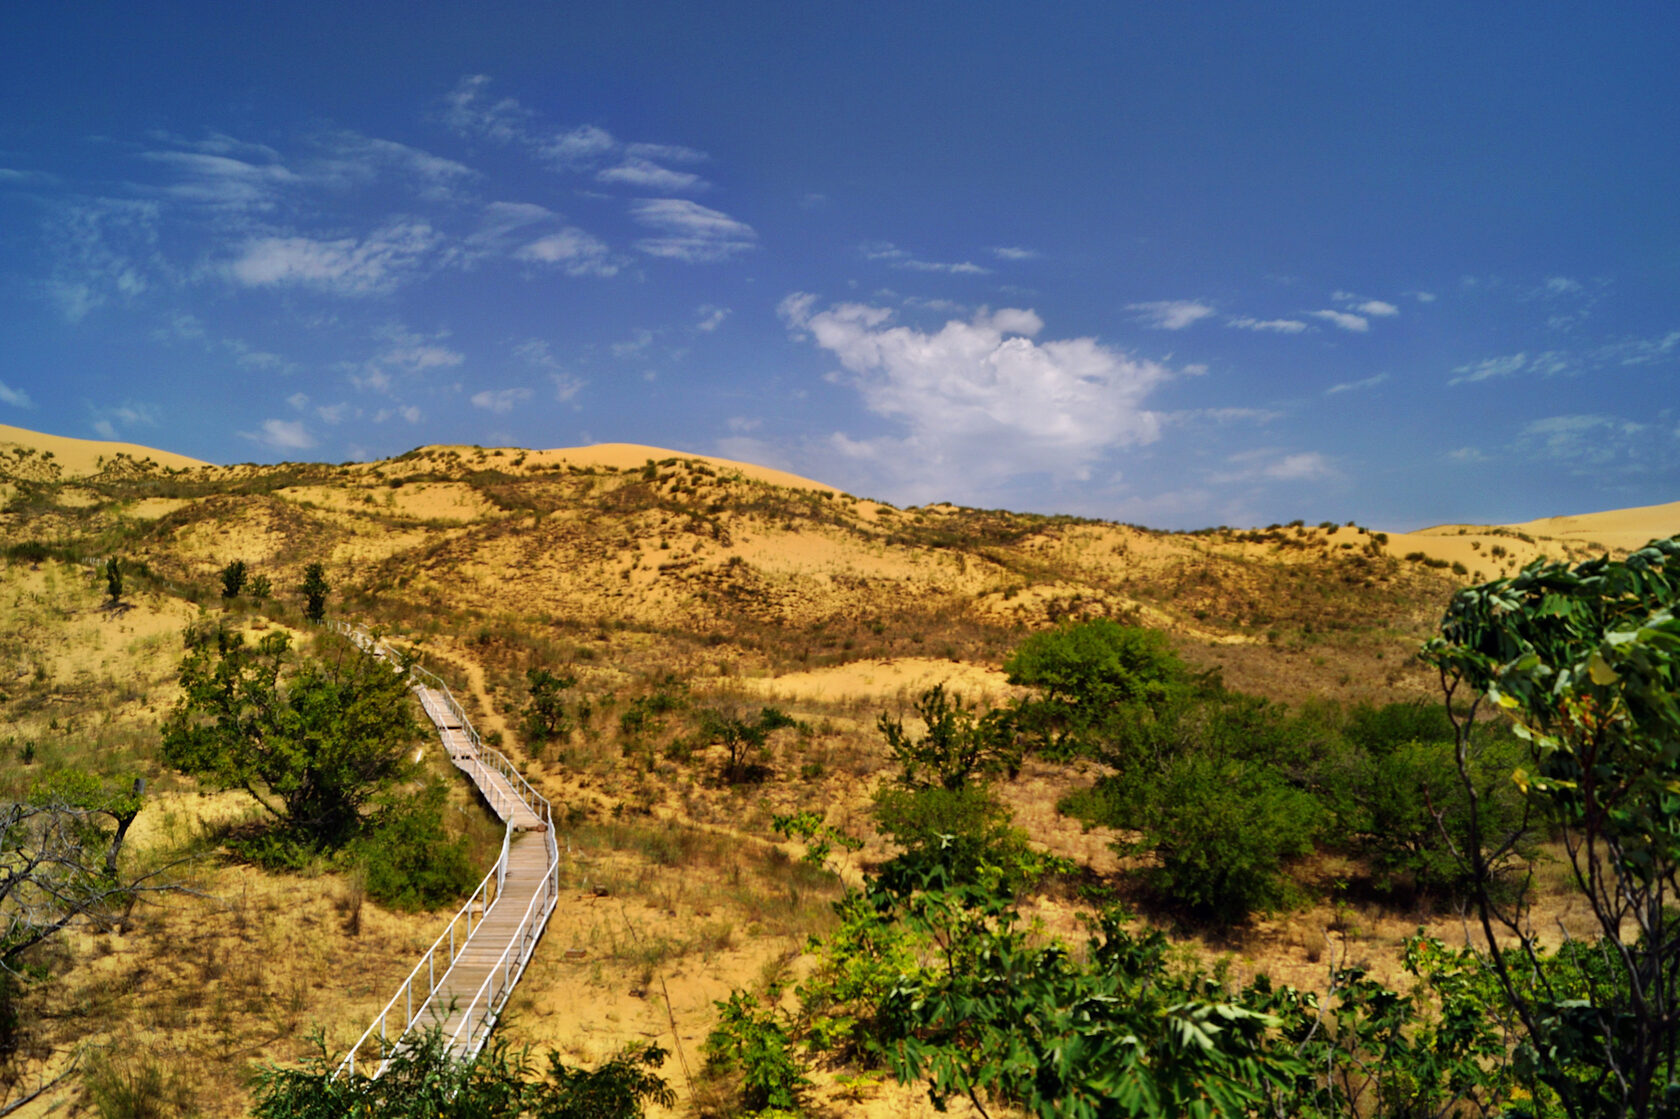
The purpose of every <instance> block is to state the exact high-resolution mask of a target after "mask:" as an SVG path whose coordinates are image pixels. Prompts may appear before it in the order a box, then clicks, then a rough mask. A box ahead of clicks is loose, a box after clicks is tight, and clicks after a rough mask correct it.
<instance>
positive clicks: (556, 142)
mask: <svg viewBox="0 0 1680 1119" xmlns="http://www.w3.org/2000/svg"><path fill="white" fill-rule="evenodd" d="M442 115H443V123H444V124H445V125H446V126H447V127H449V128H451V129H453V130H454V131H455V132H457V133H459V134H461V135H463V136H471V137H476V138H480V139H484V140H489V141H491V142H492V143H496V144H503V145H512V146H516V147H521V148H524V149H525V150H527V151H529V152H530V153H531V154H532V155H533V156H535V157H536V158H537V159H539V160H541V161H542V162H543V163H546V164H547V165H548V166H550V167H552V168H553V169H555V170H556V171H562V172H574V173H576V172H589V171H593V172H594V173H595V180H596V181H597V182H600V183H603V184H606V185H609V186H628V187H631V188H632V189H635V190H656V191H670V192H681V191H689V190H703V189H705V188H706V187H708V186H710V185H711V184H709V183H707V182H706V180H704V179H702V178H701V177H700V176H699V175H697V174H695V173H694V172H692V171H678V170H674V169H672V168H671V167H668V166H666V164H671V163H677V164H694V163H701V162H704V161H705V160H706V159H707V158H708V157H707V155H706V153H705V152H702V151H696V150H695V149H694V148H689V147H684V146H682V145H681V144H648V143H629V144H627V143H623V142H622V141H620V140H619V139H617V138H616V137H615V136H613V134H612V133H611V132H608V131H607V130H606V129H604V128H601V127H600V126H598V125H593V124H583V125H577V126H575V127H572V128H556V127H553V126H551V125H547V124H544V123H543V122H542V121H541V120H540V119H539V118H538V116H537V114H536V113H534V112H532V111H531V110H530V109H527V108H526V107H525V106H524V105H521V104H520V103H519V101H518V100H516V99H515V98H512V97H500V98H495V97H492V96H491V95H490V79H489V77H487V76H486V75H483V74H474V75H471V76H469V77H465V78H462V79H461V80H460V82H458V83H457V84H456V86H455V88H454V89H453V90H451V91H450V92H449V93H448V94H447V95H446V96H445V97H444V109H443V114H442Z"/></svg>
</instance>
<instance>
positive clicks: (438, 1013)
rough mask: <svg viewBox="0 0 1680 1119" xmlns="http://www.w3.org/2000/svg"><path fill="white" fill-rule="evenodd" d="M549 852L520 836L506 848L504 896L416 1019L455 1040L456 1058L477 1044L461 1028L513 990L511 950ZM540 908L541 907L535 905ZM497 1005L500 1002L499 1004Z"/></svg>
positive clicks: (542, 881) (472, 1032) (543, 882)
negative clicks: (439, 1028)
mask: <svg viewBox="0 0 1680 1119" xmlns="http://www.w3.org/2000/svg"><path fill="white" fill-rule="evenodd" d="M548 877H549V865H548V852H547V851H546V850H545V849H544V844H543V842H542V837H541V836H537V835H530V834H519V835H516V836H514V837H513V841H512V843H511V844H510V846H509V848H508V865H507V876H506V878H505V879H504V880H503V885H502V895H501V896H500V897H498V898H497V899H496V901H495V904H493V905H491V907H490V912H488V913H486V914H485V915H484V919H483V920H482V921H480V922H479V923H478V924H476V925H474V926H473V931H472V935H471V936H470V937H468V938H467V943H466V946H465V947H464V948H462V949H460V951H459V953H458V954H457V955H456V957H455V963H454V966H452V967H451V968H450V969H449V971H448V973H447V974H446V975H444V977H443V978H442V979H441V980H440V981H439V983H438V987H437V990H436V991H435V992H433V994H432V997H431V998H430V999H429V1000H427V1002H426V1004H425V1006H424V1007H422V1008H420V1009H419V1010H418V1011H417V1013H416V1016H415V1018H416V1024H417V1025H419V1026H422V1027H424V1028H428V1029H429V1028H430V1027H431V1026H433V1025H442V1026H443V1036H444V1037H446V1038H453V1039H454V1040H453V1041H452V1042H451V1045H450V1049H451V1051H452V1052H454V1053H455V1055H456V1056H458V1057H465V1056H469V1055H470V1054H471V1052H472V1051H473V1050H475V1049H476V1048H477V1044H476V1043H477V1042H481V1041H482V1038H481V1037H479V1036H478V1035H479V1031H478V1030H477V1029H476V1028H473V1027H471V1026H468V1027H466V1028H463V1024H464V1023H466V1022H467V1020H468V1019H469V1018H471V1019H473V1020H474V1022H475V1023H476V1022H477V1021H479V1020H481V1019H483V1018H484V1016H485V1015H486V1013H487V1012H488V1011H489V1004H490V1002H491V1001H492V996H493V995H496V994H499V993H501V992H502V991H503V989H504V988H505V987H511V986H512V982H511V979H512V978H517V974H514V975H513V976H511V978H510V976H509V974H508V973H509V969H510V968H517V967H519V965H520V964H521V963H523V961H522V960H520V959H518V958H517V955H516V953H515V952H510V951H509V946H510V945H512V944H514V942H515V941H517V940H518V939H519V935H520V932H521V928H522V925H523V923H524V921H525V920H526V918H527V916H528V913H527V910H528V909H529V908H530V905H531V901H532V899H533V898H537V897H538V896H539V895H540V894H541V893H542V892H543V890H544V889H545V888H546V887H547V883H548ZM539 904H540V903H539ZM497 1005H499V1000H497Z"/></svg>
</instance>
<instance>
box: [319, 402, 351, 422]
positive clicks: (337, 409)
mask: <svg viewBox="0 0 1680 1119" xmlns="http://www.w3.org/2000/svg"><path fill="white" fill-rule="evenodd" d="M353 411H354V409H352V408H351V407H350V405H349V404H346V403H345V402H343V401H340V402H338V403H337V404H324V405H322V406H321V407H319V408H317V409H315V414H316V415H317V416H320V417H321V422H322V423H329V424H341V423H343V422H344V421H345V420H347V419H349V418H350V415H351V413H352V412H353Z"/></svg>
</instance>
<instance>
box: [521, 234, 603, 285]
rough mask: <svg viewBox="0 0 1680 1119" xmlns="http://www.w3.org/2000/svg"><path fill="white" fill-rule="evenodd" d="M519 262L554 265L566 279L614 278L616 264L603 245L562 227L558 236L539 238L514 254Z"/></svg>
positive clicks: (596, 240)
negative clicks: (578, 277) (575, 277)
mask: <svg viewBox="0 0 1680 1119" xmlns="http://www.w3.org/2000/svg"><path fill="white" fill-rule="evenodd" d="M513 255H514V257H515V258H516V259H519V260H529V261H536V262H538V263H541V264H555V265H559V266H560V267H561V268H563V269H565V271H566V274H567V275H568V276H616V275H617V274H618V262H617V261H616V260H614V259H613V256H612V250H611V249H609V248H607V245H606V242H604V241H601V240H599V239H598V238H596V237H594V236H593V235H591V234H589V233H585V232H584V231H583V230H581V229H578V228H577V227H576V226H570V225H568V226H566V227H565V228H564V229H562V230H560V231H559V232H558V233H550V234H549V235H548V236H546V237H539V238H538V239H537V240H535V241H532V242H530V243H529V244H527V245H524V246H523V247H521V248H520V249H519V250H518V251H517V252H515V253H514V254H513Z"/></svg>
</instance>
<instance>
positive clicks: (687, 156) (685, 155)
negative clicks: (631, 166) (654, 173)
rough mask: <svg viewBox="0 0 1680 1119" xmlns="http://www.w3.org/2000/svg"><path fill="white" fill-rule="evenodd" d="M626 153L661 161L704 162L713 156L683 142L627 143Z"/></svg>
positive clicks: (634, 156) (632, 156)
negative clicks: (682, 143) (688, 146)
mask: <svg viewBox="0 0 1680 1119" xmlns="http://www.w3.org/2000/svg"><path fill="white" fill-rule="evenodd" d="M624 153H625V154H626V155H628V156H630V157H631V158H632V159H653V160H658V161H659V162H661V163H704V162H706V161H707V160H708V159H711V158H712V157H711V156H709V155H707V154H706V153H705V152H703V151H698V150H696V149H694V148H687V147H684V146H683V145H681V144H627V145H625V148H624Z"/></svg>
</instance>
